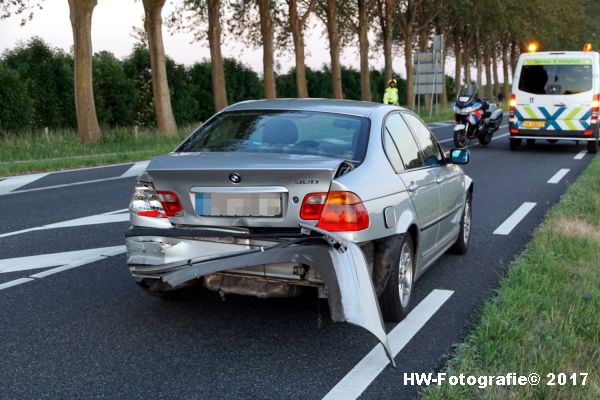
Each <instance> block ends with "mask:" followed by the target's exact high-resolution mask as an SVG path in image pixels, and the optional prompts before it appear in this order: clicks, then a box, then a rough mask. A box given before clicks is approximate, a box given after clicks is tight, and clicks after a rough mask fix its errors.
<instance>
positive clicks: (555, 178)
mask: <svg viewBox="0 0 600 400" xmlns="http://www.w3.org/2000/svg"><path fill="white" fill-rule="evenodd" d="M569 171H570V169H569V168H561V169H559V170H558V172H557V173H555V174H554V175H553V176H552V178H550V179H548V183H553V184H556V183H558V182H560V180H561V179H562V178H564V177H565V175H566V174H568V173H569Z"/></svg>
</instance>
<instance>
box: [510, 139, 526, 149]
mask: <svg viewBox="0 0 600 400" xmlns="http://www.w3.org/2000/svg"><path fill="white" fill-rule="evenodd" d="M508 142H509V143H510V149H511V150H512V151H517V150H519V149H520V148H521V145H522V144H523V140H522V139H508Z"/></svg>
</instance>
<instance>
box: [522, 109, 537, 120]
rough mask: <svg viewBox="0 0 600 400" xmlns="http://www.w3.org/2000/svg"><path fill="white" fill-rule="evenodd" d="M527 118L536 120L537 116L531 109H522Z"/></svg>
mask: <svg viewBox="0 0 600 400" xmlns="http://www.w3.org/2000/svg"><path fill="white" fill-rule="evenodd" d="M523 110H525V113H526V114H527V116H528V117H529V118H531V119H538V116H537V115H535V112H534V111H533V110H532V109H531V107H523Z"/></svg>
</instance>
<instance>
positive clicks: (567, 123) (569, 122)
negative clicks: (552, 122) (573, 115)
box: [565, 119, 577, 131]
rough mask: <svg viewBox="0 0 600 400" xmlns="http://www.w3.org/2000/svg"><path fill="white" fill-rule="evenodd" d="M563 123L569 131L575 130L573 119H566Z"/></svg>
mask: <svg viewBox="0 0 600 400" xmlns="http://www.w3.org/2000/svg"><path fill="white" fill-rule="evenodd" d="M565 125H566V126H567V128H569V130H570V131H576V130H577V127H576V126H575V125H573V121H571V120H569V119H567V120H565Z"/></svg>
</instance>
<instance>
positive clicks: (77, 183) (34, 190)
mask: <svg viewBox="0 0 600 400" xmlns="http://www.w3.org/2000/svg"><path fill="white" fill-rule="evenodd" d="M124 178H130V177H129V176H113V177H112V178H102V179H92V180H89V181H81V182H72V183H63V184H61V185H54V186H44V187H39V188H33V189H25V190H19V191H17V192H10V193H2V192H0V196H2V195H7V194H15V193H29V192H39V191H40V190H48V189H59V188H64V187H69V186H79V185H87V184H88V183H99V182H107V181H115V180H118V179H124ZM2 182H4V181H2ZM2 182H0V183H2Z"/></svg>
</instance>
